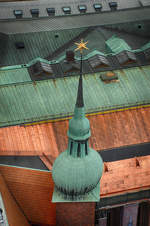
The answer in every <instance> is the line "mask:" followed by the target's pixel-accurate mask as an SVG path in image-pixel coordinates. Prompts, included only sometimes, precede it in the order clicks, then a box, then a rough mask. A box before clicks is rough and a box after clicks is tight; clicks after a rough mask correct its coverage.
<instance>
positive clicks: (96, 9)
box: [93, 3, 102, 11]
mask: <svg viewBox="0 0 150 226" xmlns="http://www.w3.org/2000/svg"><path fill="white" fill-rule="evenodd" d="M93 7H94V9H95V11H101V9H102V4H99V3H95V4H94V5H93Z"/></svg>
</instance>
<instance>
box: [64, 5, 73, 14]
mask: <svg viewBox="0 0 150 226" xmlns="http://www.w3.org/2000/svg"><path fill="white" fill-rule="evenodd" d="M62 10H63V12H64V13H65V14H70V13H71V8H70V6H66V7H63V8H62Z"/></svg>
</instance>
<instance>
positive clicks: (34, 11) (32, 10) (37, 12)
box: [30, 9, 39, 17]
mask: <svg viewBox="0 0 150 226" xmlns="http://www.w3.org/2000/svg"><path fill="white" fill-rule="evenodd" d="M30 12H31V14H32V17H38V16H39V9H31V10H30Z"/></svg>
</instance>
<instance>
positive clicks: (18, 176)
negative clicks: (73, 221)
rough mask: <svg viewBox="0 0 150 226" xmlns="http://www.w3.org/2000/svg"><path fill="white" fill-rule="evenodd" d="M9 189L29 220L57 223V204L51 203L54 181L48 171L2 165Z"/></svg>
mask: <svg viewBox="0 0 150 226" xmlns="http://www.w3.org/2000/svg"><path fill="white" fill-rule="evenodd" d="M0 173H1V174H2V175H3V176H4V178H5V181H6V183H7V185H8V187H9V190H10V191H11V193H12V194H13V196H14V197H15V199H16V200H17V202H18V204H19V206H20V208H21V209H22V210H23V211H24V214H25V216H27V218H28V220H29V221H32V222H33V223H35V224H36V223H40V224H41V223H42V225H43V224H47V225H51V226H52V225H55V224H56V222H55V218H56V217H55V214H56V210H55V204H52V203H51V198H52V192H53V186H54V185H53V181H52V177H51V174H50V173H49V172H47V171H40V170H30V169H24V168H16V167H9V166H2V165H0Z"/></svg>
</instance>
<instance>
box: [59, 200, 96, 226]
mask: <svg viewBox="0 0 150 226" xmlns="http://www.w3.org/2000/svg"><path fill="white" fill-rule="evenodd" d="M94 223H95V203H86V202H83V203H82V202H81V203H79V202H77V203H75V202H74V203H57V204H56V225H57V226H94Z"/></svg>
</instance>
